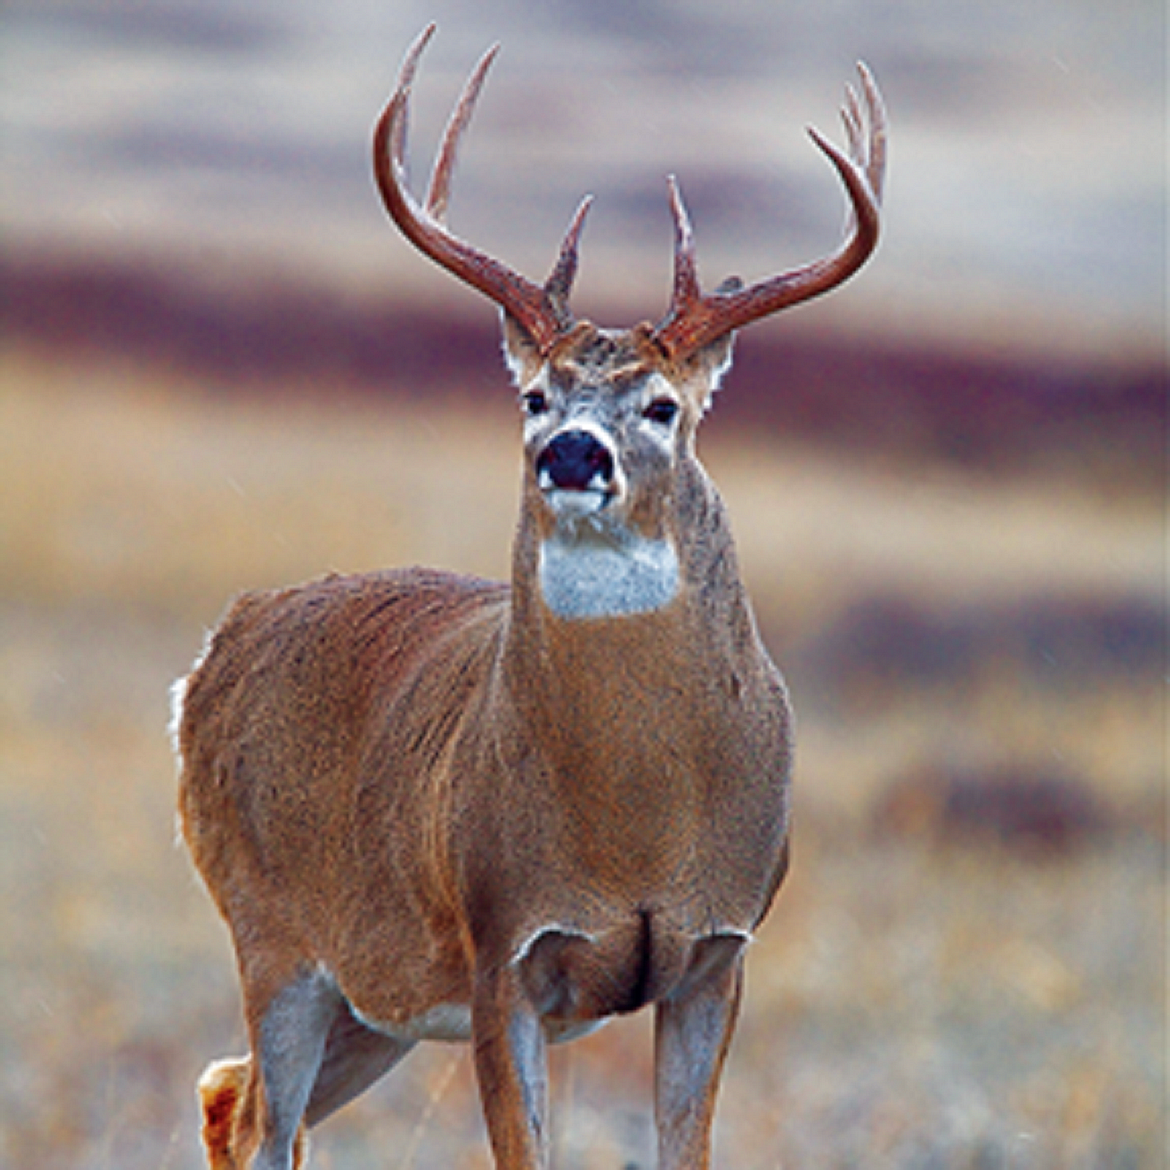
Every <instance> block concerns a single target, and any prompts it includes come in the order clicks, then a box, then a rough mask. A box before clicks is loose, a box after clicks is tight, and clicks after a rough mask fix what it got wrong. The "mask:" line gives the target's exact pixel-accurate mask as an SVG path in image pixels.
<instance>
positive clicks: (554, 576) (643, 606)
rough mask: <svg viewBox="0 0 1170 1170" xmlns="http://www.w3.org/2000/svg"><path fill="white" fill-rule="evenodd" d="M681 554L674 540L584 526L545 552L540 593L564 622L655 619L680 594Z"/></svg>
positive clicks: (553, 540)
mask: <svg viewBox="0 0 1170 1170" xmlns="http://www.w3.org/2000/svg"><path fill="white" fill-rule="evenodd" d="M678 589H679V566H678V554H677V553H676V552H675V549H674V545H672V544H671V543H670V541H668V540H648V539H646V538H645V537H641V536H632V535H630V534H628V533H621V534H616V533H613V532H611V531H608V530H605V529H602V528H601V527H600V526H597V527H595V526H593V525H591V524H588V523H582V524H579V525H575V526H574V530H573V531H572V532H571V533H557V534H556V535H554V536H552V537H550V538H549V539H548V540H546V541H545V542H544V544H542V545H541V548H540V590H541V593H542V594H543V596H544V600H545V604H546V605H547V606H548V607H549V609H551V610H552V611H553V613H555V614H556V615H557V616H558V617H562V618H604V617H628V616H630V615H632V614H639V613H650V612H652V611H653V610H656V609H661V608H662V607H663V606H664V605H667V604H669V603H670V602H671V601H672V600H673V599H674V597H675V596H676V595H677V594H678Z"/></svg>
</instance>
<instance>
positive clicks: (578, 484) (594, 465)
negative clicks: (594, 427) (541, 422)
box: [536, 431, 613, 492]
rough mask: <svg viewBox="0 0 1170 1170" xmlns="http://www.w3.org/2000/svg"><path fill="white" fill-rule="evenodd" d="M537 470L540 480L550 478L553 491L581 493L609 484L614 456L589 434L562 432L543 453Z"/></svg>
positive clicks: (537, 462)
mask: <svg viewBox="0 0 1170 1170" xmlns="http://www.w3.org/2000/svg"><path fill="white" fill-rule="evenodd" d="M536 470H537V474H539V475H540V477H541V479H543V478H544V477H545V476H546V475H547V476H548V478H549V479H551V480H552V483H553V486H554V487H557V488H563V489H568V490H570V491H578V492H582V491H585V490H586V489H587V488H590V487H594V488H596V487H602V486H605V485H608V484H609V482H610V481H611V480H612V479H613V456H612V455H611V454H610V452H609V448H607V447H606V446H605V444H604V443H601V442H599V441H598V440H597V439H595V438H594V437H593V436H592V435H591V434H589V432H588V431H562V432H561V433H560V434H559V435H557V436H556V437H555V438H554V439H553V440H552V441H551V442H550V443H549V444H548V446H547V447H545V449H544V450H543V451H541V453H540V457H539V458H538V459H537V461H536ZM597 480H600V482H596V481H597Z"/></svg>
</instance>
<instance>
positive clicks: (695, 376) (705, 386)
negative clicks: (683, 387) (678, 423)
mask: <svg viewBox="0 0 1170 1170" xmlns="http://www.w3.org/2000/svg"><path fill="white" fill-rule="evenodd" d="M734 348H735V334H734V333H728V334H725V335H724V336H723V337H719V338H717V339H716V340H715V341H712V342H710V343H708V344H707V345H705V346H703V348H702V349H700V350H699V351H698V352H697V353H695V354H693V355H692V356H691V357H689V358H688V359H687V366H688V367H689V368H690V371H691V373H690V379H691V384H692V386H694V393H695V396H696V397H697V398H698V400H699V408H700V409H701V410H702V411H704V412H706V411H708V410H710V408H711V402H712V400H713V399H714V397H715V391H716V390H718V389H719V387H720V385H721V384H722V382H723V375H724V374H726V373H727V371H728V370H730V369H731V357H732V351H733V349H734Z"/></svg>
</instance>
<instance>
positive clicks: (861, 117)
mask: <svg viewBox="0 0 1170 1170" xmlns="http://www.w3.org/2000/svg"><path fill="white" fill-rule="evenodd" d="M858 74H859V76H860V78H861V93H862V98H860V99H859V97H858V95H857V93H856V92H855V91H854V90H853V88H852V87H847V89H846V92H845V104H844V106H843V107H842V110H841V118H842V121H843V123H844V126H845V137H846V143H847V149H846V150H841V149H840V148H839V147H837V146H835V145H834V144H833V143H832V142H830V141H829V140H828V139H827V138H825V137H824V136H823V135H822V134H821V133H820V132H819V131H817V130H814V129H812V128H811V127H810V129H809V135H810V136H811V137H812V140H813V142H815V143H816V145H817V146H818V147H819V148H820V149H821V150H822V151H823V152H824V154H825V155H826V156H827V158H828V159H829V161H830V162H831V163H832V164H833V167H834V168H835V169H836V171H837V173H838V175H839V176H840V178H841V181H842V183H843V184H844V186H845V190H846V193H847V194H848V196H849V202H850V210H851V215H850V225H849V228H848V232H847V235H846V238H845V240H844V241H843V242H842V244H841V246H840V247H839V248H838V249H837V250H836V251H835V252H833V253H831V254H830V255H829V256H827V257H825V258H823V259H821V260H816V261H814V262H812V263H811V264H806V265H804V266H803V267H800V268H795V269H792V270H791V271H789V272H785V273H781V274H780V275H778V276H773V277H771V278H769V279H767V280H761V281H757V282H756V283H755V284H751V285H748V286H747V287H742V288H737V287H728V286H726V285H725V286H722V287H721V288H720V289H716V290H715V291H714V292H712V293H703V292H702V291H701V290H700V288H699V283H698V276H697V272H696V267H695V259H694V241H693V236H692V234H691V230H690V222H689V220H688V219H687V217H686V212H685V211H684V210H683V209H682V202H681V198H680V196H679V194H678V187H677V184H676V183H674V181H673V180H671V209H672V212H673V214H674V218H675V275H674V291H673V295H672V298H671V303H670V308H669V309H668V310H667V314H666V316H665V317H664V318H663V319H662V321H661V322H660V323H659V325H657V326H656V327H655V329H654V333H653V336H654V339H655V340H656V341H657V342H658V344H659V345H660V346H661V347H662V348H663V349H664V350H665V351H666V352H667V354H668V355H669V356H670V357H671V358H672V359H674V360H675V361H681V360H685V359H686V358H687V357H689V356H690V355H692V354H694V353H695V352H697V351H698V350H700V349H702V348H703V347H704V346H706V345H710V344H711V343H712V342H714V341H717V340H719V339H720V338H721V337H725V336H726V335H727V334H729V333H731V332H733V331H734V330H736V329H739V328H741V327H742V326H744V325H748V324H750V323H751V322H752V321H757V320H759V319H760V318H761V317H767V316H769V315H771V314H772V313H777V312H779V311H780V310H781V309H786V308H789V307H790V306H792V305H796V304H799V303H800V302H801V301H807V300H811V299H812V298H813V297H817V296H821V295H822V294H823V293H826V292H828V291H829V290H830V289H833V288H836V287H837V285H839V284H842V283H843V282H844V281H846V280H848V279H849V277H850V276H852V275H853V274H854V273H855V272H856V271H857V270H858V269H859V268H860V267H861V266H862V265H863V264H864V263H865V262H866V260H868V259H869V257H870V255H872V253H873V250H874V249H875V248H876V247H877V242H878V236H879V234H880V230H881V196H882V187H883V183H884V179H885V165H886V114H885V106H884V104H883V102H882V98H881V93H880V91H879V90H878V87H877V82H876V81H875V80H874V77H873V74H872V73H871V72H870V71H869V70H868V69H867V68H866V67H865V66H864V65H861V64H859V65H858ZM863 103H864V104H863Z"/></svg>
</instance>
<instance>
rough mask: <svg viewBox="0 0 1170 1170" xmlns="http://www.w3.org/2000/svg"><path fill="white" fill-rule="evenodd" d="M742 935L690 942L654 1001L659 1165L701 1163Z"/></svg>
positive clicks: (680, 1168)
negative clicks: (684, 960)
mask: <svg viewBox="0 0 1170 1170" xmlns="http://www.w3.org/2000/svg"><path fill="white" fill-rule="evenodd" d="M746 943H747V939H746V937H745V936H742V935H717V936H715V937H712V938H708V939H704V940H703V941H702V942H700V943H699V944H698V945H697V946H696V948H695V954H694V957H693V958H692V961H691V965H690V968H689V970H688V972H687V974H686V976H684V978H683V980H682V982H681V983H680V985H679V986H678V987H677V988H676V989H675V990H674V991H673V992H672V993H671V995H670V996H668V997H667V998H666V999H664V1000H663V1001H662V1002H661V1003H659V1004H658V1008H657V1019H656V1030H655V1081H656V1085H655V1088H656V1097H655V1105H656V1114H657V1118H656V1119H657V1124H658V1166H659V1170H707V1168H708V1167H709V1166H710V1164H711V1123H712V1121H713V1119H714V1115H715V1096H716V1093H717V1092H718V1089H719V1078H720V1076H721V1075H722V1072H723V1062H724V1060H725V1059H726V1057H727V1050H728V1048H729V1046H730V1044H731V1035H732V1032H733V1031H734V1030H735V1021H736V1018H737V1016H738V1014H739V1001H740V992H741V989H742V986H743V950H744V947H745V945H746Z"/></svg>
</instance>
